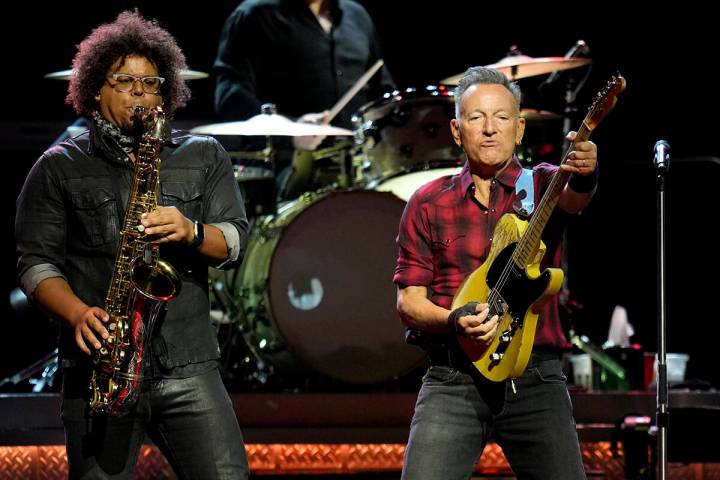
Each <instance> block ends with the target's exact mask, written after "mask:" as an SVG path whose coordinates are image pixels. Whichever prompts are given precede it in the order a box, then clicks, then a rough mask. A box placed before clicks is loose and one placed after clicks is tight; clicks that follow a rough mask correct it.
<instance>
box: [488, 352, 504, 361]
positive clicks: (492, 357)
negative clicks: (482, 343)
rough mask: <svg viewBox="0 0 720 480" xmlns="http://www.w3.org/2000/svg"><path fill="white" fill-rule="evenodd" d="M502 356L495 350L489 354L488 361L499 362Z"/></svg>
mask: <svg viewBox="0 0 720 480" xmlns="http://www.w3.org/2000/svg"><path fill="white" fill-rule="evenodd" d="M502 358H503V354H502V353H497V352H495V353H492V354H490V361H491V362H492V363H498V362H500V360H502Z"/></svg>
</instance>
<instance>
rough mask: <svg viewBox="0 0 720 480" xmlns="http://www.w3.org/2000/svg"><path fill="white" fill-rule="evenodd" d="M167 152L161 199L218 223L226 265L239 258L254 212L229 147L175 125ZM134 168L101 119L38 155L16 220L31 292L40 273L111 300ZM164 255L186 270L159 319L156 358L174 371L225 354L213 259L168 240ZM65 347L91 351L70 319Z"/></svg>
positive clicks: (95, 298) (24, 279) (67, 358)
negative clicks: (211, 296) (212, 311)
mask: <svg viewBox="0 0 720 480" xmlns="http://www.w3.org/2000/svg"><path fill="white" fill-rule="evenodd" d="M161 160H162V163H161V167H160V186H161V193H160V196H159V198H158V204H160V205H163V206H171V205H173V206H176V207H177V208H178V209H179V210H180V211H181V212H182V213H183V214H184V215H185V216H186V217H188V218H190V219H193V220H198V221H201V222H203V223H206V224H212V225H215V226H216V227H218V228H219V229H220V230H221V231H222V232H223V235H224V236H225V240H226V242H227V244H228V250H229V252H230V255H229V258H228V259H227V261H225V262H224V263H223V264H222V265H220V266H219V267H220V268H231V267H233V266H235V265H237V264H238V263H239V262H240V261H241V260H242V256H243V253H244V250H245V247H246V244H247V235H248V221H247V218H246V215H245V210H244V207H243V202H242V198H241V195H240V191H239V189H238V185H237V182H236V181H235V179H234V175H233V171H232V166H231V163H230V159H229V157H228V155H227V153H226V152H225V150H224V149H223V148H222V147H221V146H220V144H219V143H218V142H217V141H216V140H214V139H212V138H209V137H202V136H195V135H189V134H186V133H182V132H178V131H173V133H172V139H171V140H170V141H169V142H167V143H166V144H165V145H164V146H163V148H162V151H161ZM132 175H133V168H132V163H130V161H129V160H128V158H127V156H126V155H125V153H124V152H123V151H122V150H121V149H120V148H119V146H117V144H116V143H115V142H114V141H112V140H107V139H105V137H103V136H100V135H97V134H96V132H95V131H94V128H93V127H91V130H90V132H85V133H83V134H81V135H79V136H77V137H75V138H72V139H68V140H65V141H63V142H62V143H60V144H58V145H55V146H53V147H51V148H49V149H48V150H47V151H46V152H45V153H44V154H43V155H42V156H41V157H40V159H39V160H38V161H37V162H36V163H35V165H34V166H33V168H32V169H31V171H30V173H29V174H28V177H27V179H26V181H25V184H24V186H23V189H22V191H21V193H20V196H19V197H18V200H17V214H16V221H15V235H16V242H17V252H18V256H19V260H18V274H19V279H20V284H21V286H22V287H23V290H24V291H25V293H26V294H27V295H28V297H29V298H30V299H31V300H32V295H33V292H34V290H35V288H36V287H37V285H38V284H39V283H40V282H41V281H43V280H45V279H47V278H50V277H64V278H65V279H66V280H67V281H68V283H69V284H70V286H71V288H72V289H73V291H74V292H75V294H76V295H77V296H78V297H80V298H81V299H82V300H83V301H84V302H86V303H87V304H88V305H93V306H100V307H103V306H104V304H105V295H106V292H107V289H108V287H109V285H110V278H111V275H112V271H113V266H114V262H115V255H116V250H117V245H118V234H119V231H120V229H121V225H122V216H124V212H125V207H126V204H127V198H128V195H129V189H130V184H131V182H132ZM118 197H119V198H118ZM160 255H161V257H162V258H163V259H164V260H167V261H168V262H170V263H171V264H172V265H173V266H174V267H175V268H176V269H177V270H178V271H179V272H180V274H181V276H182V282H183V285H182V291H181V293H180V295H179V296H178V297H177V298H175V299H173V300H171V301H169V302H168V303H167V304H166V312H164V315H160V318H159V319H158V324H157V325H156V328H155V334H154V335H153V341H152V347H153V351H154V353H155V355H156V362H155V363H157V362H159V365H160V366H161V367H162V368H163V369H168V371H171V370H172V369H174V368H176V367H183V366H186V365H192V364H196V363H201V362H205V361H208V360H212V359H216V358H218V357H219V349H218V343H217V338H216V331H215V329H214V328H213V326H212V324H211V323H210V319H209V300H208V277H207V264H206V263H205V261H204V259H203V258H202V257H201V256H200V255H198V254H197V253H196V252H195V251H193V250H192V249H190V248H189V247H185V246H180V245H164V246H162V247H161V250H160ZM60 352H61V356H62V359H63V366H72V365H74V364H76V363H77V360H78V359H83V360H85V359H87V358H88V357H87V356H85V355H84V354H83V353H82V352H80V350H79V349H78V348H77V346H76V345H75V341H74V338H73V333H72V332H71V331H70V329H69V328H67V327H65V326H63V327H62V328H61V334H60Z"/></svg>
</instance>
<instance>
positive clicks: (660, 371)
mask: <svg viewBox="0 0 720 480" xmlns="http://www.w3.org/2000/svg"><path fill="white" fill-rule="evenodd" d="M669 150H670V145H668V143H667V142H665V141H664V140H660V141H658V142H657V143H656V144H655V171H656V174H657V177H656V179H657V214H658V219H657V226H658V230H657V242H658V243H657V246H658V271H657V275H658V296H657V302H658V304H657V311H658V325H657V326H658V346H657V350H658V353H657V379H656V382H657V384H656V391H657V411H656V420H655V425H656V434H657V445H656V448H657V462H658V464H657V478H658V479H659V480H667V429H668V422H669V410H668V383H667V363H666V350H665V339H666V329H665V327H666V308H665V307H666V298H665V173H667V170H668V167H669V160H670V158H669V154H668V152H669Z"/></svg>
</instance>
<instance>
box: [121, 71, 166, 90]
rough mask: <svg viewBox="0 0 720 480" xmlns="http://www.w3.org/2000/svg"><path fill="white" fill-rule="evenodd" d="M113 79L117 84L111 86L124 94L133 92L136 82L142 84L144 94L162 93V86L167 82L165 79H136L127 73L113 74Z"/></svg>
mask: <svg viewBox="0 0 720 480" xmlns="http://www.w3.org/2000/svg"><path fill="white" fill-rule="evenodd" d="M111 77H112V79H113V80H115V81H116V82H117V83H116V84H115V85H112V84H110V86H111V87H112V88H114V89H115V90H117V91H118V92H122V93H127V92H129V91H131V90H132V89H133V88H135V82H140V85H141V86H142V89H143V92H145V93H152V94H155V93H158V92H159V91H160V85H162V84H163V82H164V81H165V79H164V78H163V77H136V76H135V75H130V74H127V73H113V74H112V75H111Z"/></svg>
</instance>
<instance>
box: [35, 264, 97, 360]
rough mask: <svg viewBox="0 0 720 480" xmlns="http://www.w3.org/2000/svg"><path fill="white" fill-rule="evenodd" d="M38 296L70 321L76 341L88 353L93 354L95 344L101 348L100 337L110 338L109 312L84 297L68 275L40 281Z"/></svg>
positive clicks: (53, 312)
mask: <svg viewBox="0 0 720 480" xmlns="http://www.w3.org/2000/svg"><path fill="white" fill-rule="evenodd" d="M35 300H36V302H37V303H38V304H39V305H42V307H43V310H45V311H46V312H48V313H50V314H51V315H52V316H54V317H55V318H60V319H62V320H64V321H66V322H67V323H68V324H69V325H70V327H71V328H72V329H73V331H74V333H75V343H76V344H77V346H78V347H79V348H80V350H82V351H83V352H84V353H85V354H87V355H92V351H91V348H94V349H96V350H97V349H99V348H100V346H101V345H100V338H99V337H102V338H103V339H107V337H108V335H109V333H108V331H107V329H106V328H105V324H106V323H107V322H108V321H109V320H110V316H109V315H108V313H107V312H106V311H105V310H103V309H102V308H100V307H91V306H88V305H87V304H86V303H85V302H83V301H82V300H80V299H79V298H78V297H77V295H75V293H74V292H73V291H72V289H71V288H70V285H69V284H68V283H67V281H65V279H64V278H62V277H52V278H48V279H46V280H43V281H42V282H40V284H39V285H38V286H37V288H36V289H35Z"/></svg>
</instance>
